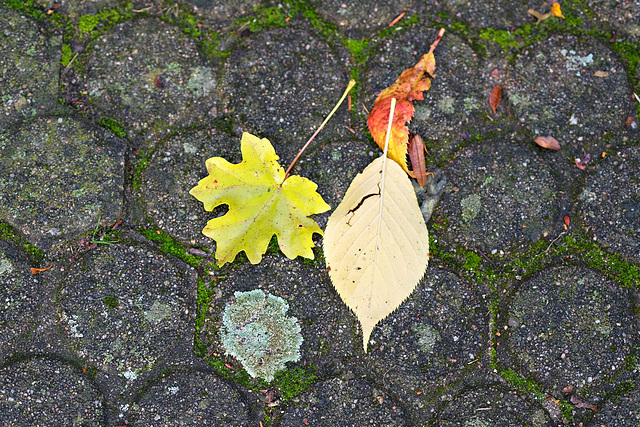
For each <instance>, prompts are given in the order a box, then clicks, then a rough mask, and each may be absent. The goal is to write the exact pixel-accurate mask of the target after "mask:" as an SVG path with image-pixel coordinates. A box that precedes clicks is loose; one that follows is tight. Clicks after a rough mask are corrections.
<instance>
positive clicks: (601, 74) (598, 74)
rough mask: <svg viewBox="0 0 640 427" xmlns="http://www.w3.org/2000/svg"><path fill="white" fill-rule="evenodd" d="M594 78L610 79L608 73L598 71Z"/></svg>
mask: <svg viewBox="0 0 640 427" xmlns="http://www.w3.org/2000/svg"><path fill="white" fill-rule="evenodd" d="M593 75H594V76H596V77H609V72H608V71H600V70H598V71H596V72H595V73H593Z"/></svg>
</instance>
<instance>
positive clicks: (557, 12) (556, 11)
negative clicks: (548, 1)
mask: <svg viewBox="0 0 640 427" xmlns="http://www.w3.org/2000/svg"><path fill="white" fill-rule="evenodd" d="M551 14H552V15H553V16H557V17H558V18H562V19H565V18H564V16H563V15H562V9H561V8H560V3H558V2H555V3H554V4H552V5H551Z"/></svg>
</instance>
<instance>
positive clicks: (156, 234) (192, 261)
mask: <svg viewBox="0 0 640 427" xmlns="http://www.w3.org/2000/svg"><path fill="white" fill-rule="evenodd" d="M140 234H142V235H143V236H144V237H146V238H147V239H149V240H151V241H152V242H155V243H157V244H158V245H159V246H160V250H162V251H163V252H164V253H166V254H170V255H173V256H174V257H176V258H178V259H181V260H182V261H184V262H185V263H187V264H189V265H190V266H191V267H193V268H198V267H199V266H200V261H201V260H202V257H198V256H195V255H191V254H188V253H187V251H186V250H185V248H184V247H183V246H182V245H180V243H178V242H177V241H176V240H175V239H174V238H173V237H171V236H169V235H168V234H167V233H166V232H165V231H164V230H159V229H152V228H147V229H146V230H140Z"/></svg>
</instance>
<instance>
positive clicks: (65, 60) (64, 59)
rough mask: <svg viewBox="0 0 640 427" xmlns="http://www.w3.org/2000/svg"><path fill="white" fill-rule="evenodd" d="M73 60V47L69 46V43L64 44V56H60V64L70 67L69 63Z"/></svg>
mask: <svg viewBox="0 0 640 427" xmlns="http://www.w3.org/2000/svg"><path fill="white" fill-rule="evenodd" d="M71 59H73V51H72V50H71V46H69V45H68V44H67V43H64V44H63V45H62V55H61V56H60V64H61V65H62V66H63V67H66V66H67V65H69V62H71Z"/></svg>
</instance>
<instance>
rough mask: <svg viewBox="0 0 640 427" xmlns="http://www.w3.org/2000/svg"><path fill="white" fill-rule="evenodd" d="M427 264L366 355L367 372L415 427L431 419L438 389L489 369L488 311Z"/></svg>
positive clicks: (466, 288) (463, 285)
mask: <svg viewBox="0 0 640 427" xmlns="http://www.w3.org/2000/svg"><path fill="white" fill-rule="evenodd" d="M430 263H431V265H430V267H429V268H428V269H427V272H426V274H425V278H424V280H423V281H421V282H420V283H419V284H418V287H417V288H416V290H415V291H414V292H413V293H412V294H411V296H409V298H407V300H406V301H405V302H403V303H402V304H401V305H400V307H398V309H397V310H396V311H394V312H393V313H391V314H390V315H389V317H387V318H386V319H385V320H383V321H382V322H380V323H379V324H378V326H377V327H376V328H375V329H374V330H373V334H372V338H371V341H370V343H369V349H370V350H369V354H368V358H371V359H372V364H371V366H370V368H369V369H370V370H371V371H372V372H373V373H374V375H375V376H376V378H377V379H378V381H380V383H381V384H382V385H384V389H385V390H388V391H390V392H393V393H394V394H396V395H397V396H398V397H400V398H401V399H402V401H403V402H404V404H405V405H407V406H406V408H407V411H410V412H411V413H412V420H413V422H414V423H416V424H417V425H426V424H427V423H428V421H429V419H430V418H431V417H432V416H433V414H432V411H433V409H434V405H435V404H437V402H438V397H437V395H435V394H434V391H435V390H436V389H438V388H442V387H452V386H454V385H455V384H456V382H458V381H460V379H462V378H463V377H464V376H466V375H468V374H469V372H470V371H471V370H475V369H478V368H481V367H483V366H488V359H487V357H486V356H487V354H488V353H487V351H486V344H487V342H488V338H487V336H486V331H487V330H488V328H489V327H488V316H487V313H488V310H487V308H486V307H485V306H484V304H483V303H482V302H481V301H480V298H479V297H478V296H477V295H475V292H474V290H473V289H472V288H471V286H470V285H469V284H467V283H464V282H462V281H460V280H459V279H458V278H456V276H455V275H453V274H452V273H450V272H448V271H446V270H442V269H441V268H439V267H437V263H438V260H437V259H432V260H431V262H430ZM390 372H393V374H390Z"/></svg>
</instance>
